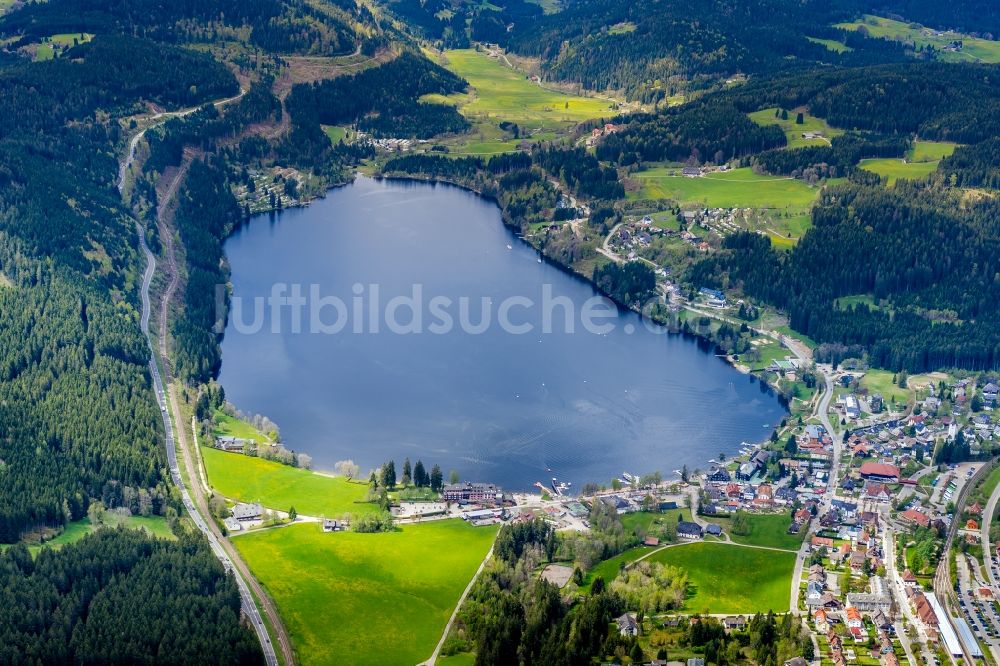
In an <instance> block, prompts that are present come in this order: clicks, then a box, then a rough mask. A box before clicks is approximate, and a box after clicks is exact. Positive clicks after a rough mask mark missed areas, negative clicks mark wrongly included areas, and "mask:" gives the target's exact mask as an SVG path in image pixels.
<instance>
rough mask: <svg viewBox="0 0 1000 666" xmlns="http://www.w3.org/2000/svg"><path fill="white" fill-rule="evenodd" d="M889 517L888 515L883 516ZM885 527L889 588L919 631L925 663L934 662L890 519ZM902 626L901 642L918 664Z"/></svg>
mask: <svg viewBox="0 0 1000 666" xmlns="http://www.w3.org/2000/svg"><path fill="white" fill-rule="evenodd" d="M883 517H884V518H886V519H887V518H888V516H883ZM883 526H884V529H883V531H882V554H883V555H884V556H885V557H884V558H883V560H884V562H885V574H886V579H887V580H888V581H889V590H890V591H891V592H892V594H893V596H894V597H896V606H897V607H898V608H899V609H900V611H901V612H902V614H903V616H904V617H905V618H906V619H907V621H908V622H909V623H910V624H911V625H913V628H914V629H915V630H916V631H917V636H918V638H919V639H920V641H919V642H918V643H917V646H918V647H919V649H920V653H921V656H923V658H924V663H925V664H932V663H934V662H933V656H934V655H933V654H932V653H931V651H930V650H928V649H927V636H926V635H925V634H924V632H923V629H922V628H921V627H922V625H921V624H920V622H919V621H918V620H917V617H916V615H914V614H913V609H912V608H910V604H909V602H908V601H907V599H906V586H905V585H904V583H903V577H902V575H901V574H900V573H899V567H897V566H896V538H895V535H894V533H893V528H892V525H891V523H889V521H888V520H885V522H883ZM899 629H900V627H897V631H896V635H897V636H898V637H899V642H900V643H901V644H902V646H903V650H904V651H905V652H906V658H907V659H908V660H909V662H910V663H911V664H914V665H915V664H916V663H917V661H916V656H915V654H914V652H913V644H912V642H911V641H910V638H909V636H907V635H906V631H899Z"/></svg>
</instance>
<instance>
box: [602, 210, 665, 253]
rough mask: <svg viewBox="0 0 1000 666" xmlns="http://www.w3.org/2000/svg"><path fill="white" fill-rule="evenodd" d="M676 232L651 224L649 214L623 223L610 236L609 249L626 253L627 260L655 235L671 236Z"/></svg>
mask: <svg viewBox="0 0 1000 666" xmlns="http://www.w3.org/2000/svg"><path fill="white" fill-rule="evenodd" d="M675 233H676V232H674V231H672V230H670V229H661V228H660V227H657V226H656V225H654V224H653V218H652V217H650V216H649V215H646V216H643V217H642V218H641V219H639V220H633V221H628V222H625V223H623V224H622V225H621V226H620V227H619V228H618V231H617V232H615V235H614V236H613V237H612V238H611V249H612V250H614V251H615V252H616V253H618V254H624V255H627V256H628V258H629V260H630V261H632V260H635V259H636V258H637V257H638V256H639V252H642V250H644V249H645V248H648V247H649V246H650V245H652V243H653V239H654V238H656V237H666V236H673V235H674V234H675Z"/></svg>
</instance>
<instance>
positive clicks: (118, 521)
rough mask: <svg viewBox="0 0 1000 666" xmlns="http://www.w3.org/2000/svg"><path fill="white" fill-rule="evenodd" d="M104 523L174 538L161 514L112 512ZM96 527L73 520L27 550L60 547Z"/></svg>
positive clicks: (77, 539)
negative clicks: (131, 514) (53, 536)
mask: <svg viewBox="0 0 1000 666" xmlns="http://www.w3.org/2000/svg"><path fill="white" fill-rule="evenodd" d="M105 525H107V526H108V527H117V526H119V525H122V526H124V527H128V528H131V529H141V530H143V531H144V532H146V533H147V534H149V535H150V536H155V537H160V538H162V539H175V538H176V537H175V536H174V534H173V532H171V531H170V527H169V526H168V525H167V519H166V518H164V517H163V516H148V517H147V516H129V517H127V518H118V517H116V516H114V515H113V514H108V515H107V518H106V520H105ZM95 529H96V527H95V526H94V525H93V524H91V522H90V518H83V519H81V520H77V521H75V522H72V523H69V524H68V525H66V529H64V530H63V531H62V533H60V534H59V535H58V536H56V537H55V538H52V539H49V540H48V541H46V542H45V543H44V544H37V543H36V544H29V545H28V550H29V551H30V552H31V553H32V554H33V555H35V554H37V553H38V551H40V550H41V549H42V548H56V549H58V548H62V547H63V546H65V545H67V544H71V543H75V542H77V541H79V540H80V539H82V538H83V537H85V536H87V535H88V534H90V533H91V532H93V531H94V530H95ZM2 549H3V545H0V550H2Z"/></svg>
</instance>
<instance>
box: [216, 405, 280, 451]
mask: <svg viewBox="0 0 1000 666" xmlns="http://www.w3.org/2000/svg"><path fill="white" fill-rule="evenodd" d="M212 421H213V422H214V427H213V428H212V435H213V436H215V437H224V436H231V437H236V438H238V439H252V440H253V441H255V442H257V443H260V444H272V443H273V442H271V440H270V439H268V437H267V436H266V435H264V433H262V432H260V431H259V430H257V429H256V428H254V427H253V426H252V425H250V424H249V423H247V422H246V421H241V420H239V419H238V418H236V417H233V416H230V415H229V414H226V413H225V412H222V411H216V412H215V414H214V415H213V416H212Z"/></svg>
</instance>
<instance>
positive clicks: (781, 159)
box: [750, 132, 911, 180]
mask: <svg viewBox="0 0 1000 666" xmlns="http://www.w3.org/2000/svg"><path fill="white" fill-rule="evenodd" d="M910 145H911V142H910V139H909V136H907V135H902V134H876V133H874V132H848V133H846V134H843V135H841V136H835V137H833V139H831V140H830V145H829V146H809V147H806V148H796V149H794V150H783V149H778V150H767V151H764V152H763V153H759V154H757V155H754V156H753V158H752V159H751V160H750V162H751V163H752V164H753V165H754V166H755V167H756V168H758V169H759V170H760V171H764V172H766V173H770V174H774V175H780V176H794V177H795V178H803V179H806V180H808V179H809V178H808V172H809V170H811V171H812V175H813V177H818V178H837V177H839V176H844V175H846V174H848V173H850V172H851V171H852V170H853V169H854V168H855V167H856V165H857V164H858V162H859V161H860V160H863V159H868V158H874V157H902V156H903V155H904V154H906V151H907V149H909V147H910Z"/></svg>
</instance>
